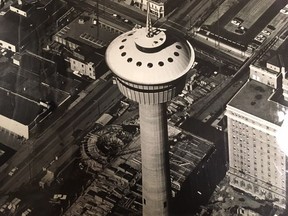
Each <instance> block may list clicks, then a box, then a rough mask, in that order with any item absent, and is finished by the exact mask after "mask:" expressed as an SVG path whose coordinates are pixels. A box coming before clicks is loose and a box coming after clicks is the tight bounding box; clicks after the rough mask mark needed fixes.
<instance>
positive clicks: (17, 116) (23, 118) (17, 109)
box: [0, 89, 41, 125]
mask: <svg viewBox="0 0 288 216" xmlns="http://www.w3.org/2000/svg"><path fill="white" fill-rule="evenodd" d="M40 111H41V107H40V106H39V105H38V104H37V103H34V102H31V101H30V100H27V99H25V98H22V97H20V96H17V95H15V94H12V93H8V92H7V91H4V90H2V89H0V114H1V115H3V116H5V117H7V118H9V119H13V120H15V121H17V122H20V123H22V124H24V125H29V124H30V123H31V122H32V121H33V120H34V119H35V118H36V116H37V115H38V114H39V112H40Z"/></svg>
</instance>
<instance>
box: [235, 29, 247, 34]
mask: <svg viewBox="0 0 288 216" xmlns="http://www.w3.org/2000/svg"><path fill="white" fill-rule="evenodd" d="M235 32H236V33H237V34H240V35H243V34H245V31H244V30H242V29H235Z"/></svg>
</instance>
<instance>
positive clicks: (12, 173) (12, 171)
mask: <svg viewBox="0 0 288 216" xmlns="http://www.w3.org/2000/svg"><path fill="white" fill-rule="evenodd" d="M17 170H18V167H14V168H13V169H12V170H11V171H10V172H9V173H8V175H9V176H13V175H14V173H15V172H16V171H17Z"/></svg>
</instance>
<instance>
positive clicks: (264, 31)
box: [262, 30, 271, 36]
mask: <svg viewBox="0 0 288 216" xmlns="http://www.w3.org/2000/svg"><path fill="white" fill-rule="evenodd" d="M262 33H263V34H265V35H267V36H269V35H270V34H271V32H270V31H268V30H263V31H262Z"/></svg>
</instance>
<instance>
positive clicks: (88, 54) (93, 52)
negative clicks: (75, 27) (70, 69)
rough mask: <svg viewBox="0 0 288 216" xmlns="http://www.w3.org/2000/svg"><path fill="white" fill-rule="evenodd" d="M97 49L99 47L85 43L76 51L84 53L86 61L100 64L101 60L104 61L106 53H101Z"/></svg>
mask: <svg viewBox="0 0 288 216" xmlns="http://www.w3.org/2000/svg"><path fill="white" fill-rule="evenodd" d="M97 50H98V49H95V48H93V47H90V46H87V45H85V44H83V45H82V46H80V47H78V48H76V49H75V50H74V52H76V53H79V54H80V55H83V56H84V58H85V61H86V62H94V63H95V64H99V63H100V62H101V61H104V55H101V54H99V53H98V52H97ZM74 57H75V56H74Z"/></svg>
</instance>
